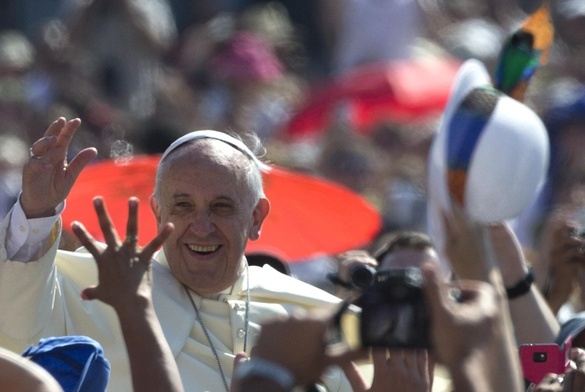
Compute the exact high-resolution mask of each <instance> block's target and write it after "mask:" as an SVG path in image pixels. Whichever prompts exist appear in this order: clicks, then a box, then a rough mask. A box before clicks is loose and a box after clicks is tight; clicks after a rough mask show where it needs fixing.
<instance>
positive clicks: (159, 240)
mask: <svg viewBox="0 0 585 392" xmlns="http://www.w3.org/2000/svg"><path fill="white" fill-rule="evenodd" d="M128 206H129V208H128V210H129V211H128V223H127V227H126V240H125V241H124V242H122V241H121V240H120V238H119V237H118V234H117V233H116V230H115V229H114V225H113V224H112V221H111V219H110V216H109V214H108V212H107V210H106V207H105V205H104V201H103V199H101V198H100V197H97V198H95V199H94V207H95V210H96V213H97V216H98V220H99V223H100V228H101V230H102V233H103V235H104V239H105V242H106V244H107V247H106V248H105V249H103V248H102V247H101V246H100V245H99V244H98V242H97V241H96V240H95V239H94V238H93V237H92V236H91V235H90V234H89V233H88V232H87V231H86V230H85V228H84V227H83V226H82V225H81V224H80V223H78V222H75V223H74V224H73V225H72V228H73V232H74V233H75V235H76V236H77V237H78V238H79V240H80V241H81V243H82V244H83V246H85V248H86V249H87V250H88V251H89V252H90V253H91V254H92V256H93V257H94V259H95V262H96V264H97V269H98V277H99V283H98V285H97V286H95V287H89V288H86V289H85V290H84V291H83V292H82V293H81V296H82V298H84V299H87V300H93V299H98V300H100V301H102V302H104V303H106V304H108V305H110V306H112V307H113V308H114V310H115V311H116V313H117V315H118V319H119V321H120V327H121V329H122V334H123V336H124V342H125V343H126V350H127V352H128V357H129V359H130V369H131V373H132V384H133V387H134V390H135V391H169V392H182V391H183V386H182V384H181V378H180V376H179V370H178V367H177V364H176V362H175V359H174V357H173V354H172V352H171V349H170V347H169V346H168V343H167V341H166V340H165V336H164V334H163V331H162V328H161V326H160V323H159V320H158V318H157V316H156V314H155V311H154V305H153V303H152V279H151V260H152V255H153V254H154V252H155V251H156V250H157V249H158V248H159V247H160V246H161V245H162V244H163V242H164V241H165V240H166V239H167V238H168V237H169V235H170V234H171V232H172V231H173V226H172V224H170V223H169V224H167V225H166V226H163V228H162V229H161V230H160V232H159V234H158V235H157V236H156V237H155V238H154V239H152V240H151V241H150V242H149V243H148V244H147V245H146V246H145V247H144V248H140V247H139V246H138V244H137V241H138V237H137V234H136V233H138V199H136V198H130V200H129V201H128Z"/></svg>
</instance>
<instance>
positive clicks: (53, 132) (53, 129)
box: [44, 117, 66, 137]
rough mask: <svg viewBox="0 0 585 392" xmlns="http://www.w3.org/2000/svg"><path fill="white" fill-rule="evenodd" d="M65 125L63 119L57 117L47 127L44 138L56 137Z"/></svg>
mask: <svg viewBox="0 0 585 392" xmlns="http://www.w3.org/2000/svg"><path fill="white" fill-rule="evenodd" d="M65 123H66V120H65V117H59V118H58V119H56V120H55V121H53V122H52V123H51V125H49V127H48V128H47V130H46V131H45V135H44V136H45V137H46V136H58V135H59V133H60V132H61V129H63V127H64V126H65Z"/></svg>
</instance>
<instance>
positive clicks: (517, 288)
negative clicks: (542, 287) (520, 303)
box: [505, 266, 534, 299]
mask: <svg viewBox="0 0 585 392" xmlns="http://www.w3.org/2000/svg"><path fill="white" fill-rule="evenodd" d="M533 283H534V272H533V271H532V267H530V266H527V271H526V272H525V273H524V276H523V277H522V278H521V279H519V280H517V281H516V282H515V283H513V284H512V285H505V288H506V295H507V297H508V299H514V298H518V297H521V296H523V295H525V294H527V293H528V292H529V291H530V290H531V288H532V284H533Z"/></svg>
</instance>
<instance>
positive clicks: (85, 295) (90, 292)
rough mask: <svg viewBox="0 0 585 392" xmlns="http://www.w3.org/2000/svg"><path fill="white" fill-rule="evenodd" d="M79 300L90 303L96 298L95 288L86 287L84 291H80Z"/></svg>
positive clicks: (96, 291)
mask: <svg viewBox="0 0 585 392" xmlns="http://www.w3.org/2000/svg"><path fill="white" fill-rule="evenodd" d="M80 296H81V299H82V300H84V301H92V300H94V299H97V298H98V290H97V287H95V286H93V287H88V288H86V289H84V290H83V291H81V294H80Z"/></svg>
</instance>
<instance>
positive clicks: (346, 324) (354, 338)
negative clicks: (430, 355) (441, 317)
mask: <svg viewBox="0 0 585 392" xmlns="http://www.w3.org/2000/svg"><path fill="white" fill-rule="evenodd" d="M422 284H423V278H422V274H421V271H420V270H419V269H418V268H404V269H392V270H387V271H380V272H378V273H377V274H376V275H375V279H374V283H373V284H372V285H371V286H370V287H368V288H367V289H365V290H364V292H363V294H362V296H361V297H360V298H359V299H358V300H357V302H356V305H357V307H356V306H354V305H351V306H350V305H349V304H346V306H345V308H344V309H340V312H339V313H338V317H336V320H335V324H336V331H337V333H336V335H334V336H335V338H334V340H336V341H337V342H339V341H344V342H346V343H347V344H348V345H349V346H351V347H355V346H356V345H359V346H362V347H388V348H428V347H429V345H430V342H429V316H428V313H427V307H426V304H425V299H424V295H423V291H422Z"/></svg>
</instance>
